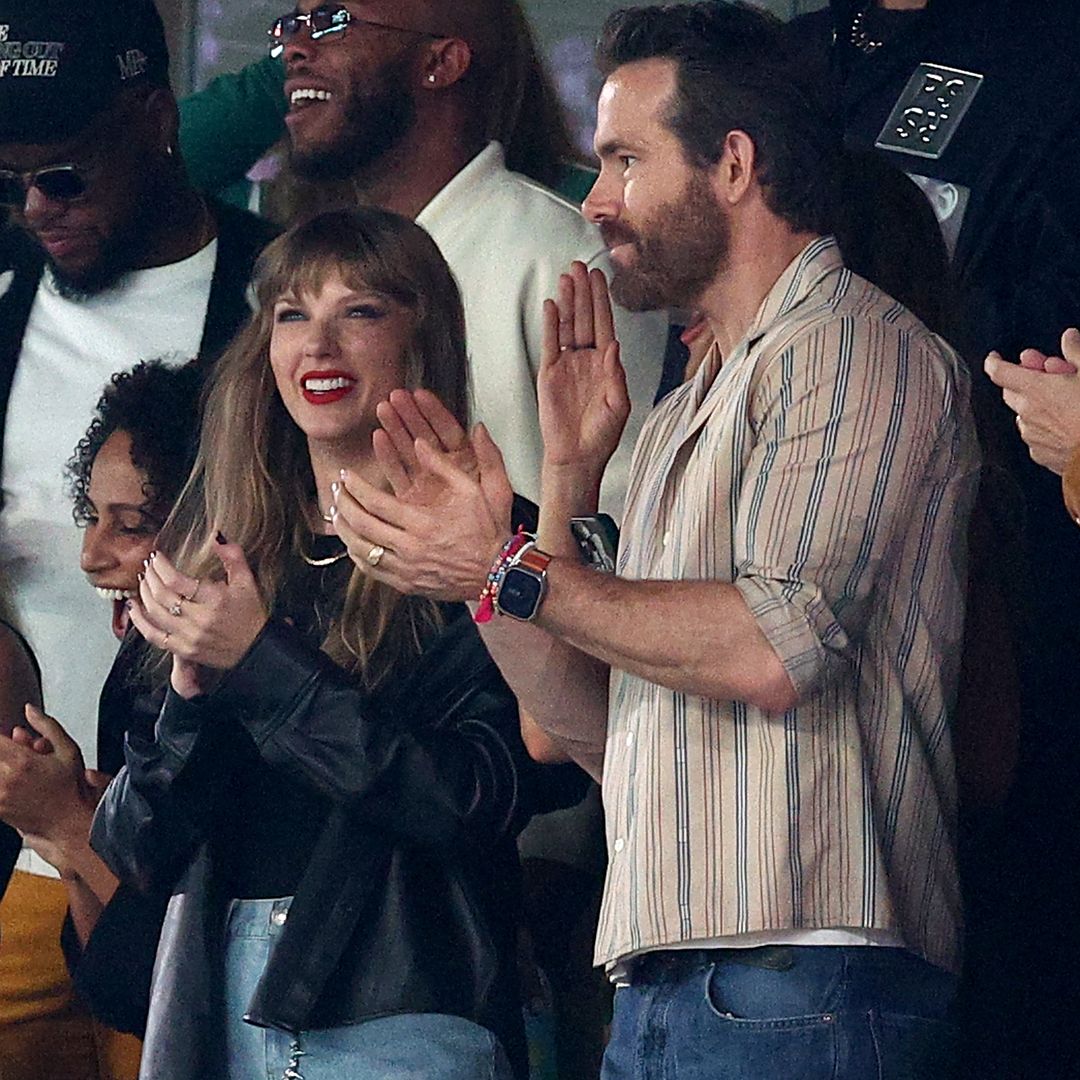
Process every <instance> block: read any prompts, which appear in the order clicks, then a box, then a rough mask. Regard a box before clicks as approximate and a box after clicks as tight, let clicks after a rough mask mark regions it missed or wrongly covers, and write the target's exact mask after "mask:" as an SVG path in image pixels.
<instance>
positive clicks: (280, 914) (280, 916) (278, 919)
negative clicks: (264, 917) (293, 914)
mask: <svg viewBox="0 0 1080 1080" xmlns="http://www.w3.org/2000/svg"><path fill="white" fill-rule="evenodd" d="M288 917H289V913H288V912H287V911H275V912H274V914H273V915H271V916H270V921H271V922H272V923H273V924H274V925H275V926H284V925H285V920H286V919H287V918H288Z"/></svg>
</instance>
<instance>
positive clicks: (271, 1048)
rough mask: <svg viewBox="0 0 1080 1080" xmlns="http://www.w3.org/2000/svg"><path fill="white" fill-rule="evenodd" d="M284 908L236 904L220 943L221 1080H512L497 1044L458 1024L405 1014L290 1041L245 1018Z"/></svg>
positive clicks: (272, 903)
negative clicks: (224, 1062)
mask: <svg viewBox="0 0 1080 1080" xmlns="http://www.w3.org/2000/svg"><path fill="white" fill-rule="evenodd" d="M288 908H289V901H288V900H287V899H285V900H234V901H233V902H232V906H231V908H230V910H229V919H228V924H227V927H226V942H225V1008H226V1051H227V1053H226V1058H227V1072H223V1073H222V1074H221V1078H220V1080H264V1078H265V1080H282V1078H283V1077H284V1076H285V1074H286V1070H287V1069H289V1068H290V1067H291V1068H292V1069H293V1070H294V1072H292V1073H290V1074H289V1075H290V1077H296V1078H297V1080H511V1076H512V1074H511V1070H510V1066H509V1063H508V1062H507V1060H506V1055H505V1054H504V1053H503V1049H502V1046H501V1045H500V1044H499V1041H498V1039H496V1037H495V1036H494V1035H493V1034H492V1033H491V1032H490V1031H488V1030H487V1028H484V1027H481V1026H480V1025H479V1024H474V1023H472V1022H471V1021H469V1020H465V1019H463V1018H461V1017H459V1016H444V1015H441V1014H437V1013H403V1014H401V1015H398V1016H385V1017H379V1018H378V1019H374V1020H365V1021H363V1022H362V1023H359V1024H348V1025H346V1026H344V1027H336V1028H325V1029H322V1030H318V1031H304V1032H301V1033H300V1034H299V1035H296V1036H293V1035H290V1034H289V1033H287V1032H284V1031H278V1030H276V1029H274V1028H259V1027H255V1026H253V1025H252V1024H247V1023H245V1022H244V1020H243V1015H244V1013H245V1012H246V1011H247V1008H248V1005H249V1004H250V1002H251V998H252V995H253V994H254V992H255V985H256V983H257V982H258V980H259V976H260V975H261V974H262V972H263V969H264V968H265V966H266V962H267V960H268V959H269V957H270V953H271V951H272V950H273V947H274V942H275V940H276V939H277V937H278V936H279V935H280V934H281V928H282V926H284V924H285V920H286V916H287V913H288Z"/></svg>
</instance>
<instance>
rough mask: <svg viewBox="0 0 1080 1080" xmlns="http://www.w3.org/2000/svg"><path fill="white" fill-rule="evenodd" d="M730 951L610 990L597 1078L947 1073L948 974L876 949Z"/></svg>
mask: <svg viewBox="0 0 1080 1080" xmlns="http://www.w3.org/2000/svg"><path fill="white" fill-rule="evenodd" d="M740 953H741V950H735V949H727V950H712V951H710V950H694V951H693V953H692V955H691V956H687V957H679V956H677V954H676V953H675V952H667V953H662V954H653V955H652V956H650V958H649V960H647V961H646V962H644V963H641V964H639V966H638V968H637V969H636V971H635V974H634V976H633V977H632V983H633V985H631V986H629V987H620V989H618V990H617V991H616V992H615V1015H614V1019H613V1022H612V1028H611V1041H610V1042H609V1044H608V1048H607V1053H606V1054H605V1056H604V1067H603V1071H602V1074H601V1075H602V1080H771V1078H773V1077H776V1078H778V1080H937V1078H939V1077H940V1078H943V1080H944V1078H947V1077H949V1076H951V1072H952V1065H953V1048H954V1030H953V1026H952V1024H951V1022H950V1020H949V1018H948V1014H949V1009H950V1006H951V1004H952V1001H953V997H954V995H955V991H956V979H955V977H954V976H952V975H949V974H948V973H947V972H945V971H942V970H940V969H938V968H935V967H933V966H931V965H930V964H927V963H926V962H925V961H923V960H920V959H919V958H918V957H916V956H914V955H913V954H911V953H908V952H906V951H904V950H903V949H891V948H881V947H877V946H822V945H813V946H799V947H781V946H769V947H767V948H764V949H753V950H749V951H748V952H746V953H742V955H741V958H740V956H739V954H740ZM654 961H655V962H654ZM642 969H644V971H642Z"/></svg>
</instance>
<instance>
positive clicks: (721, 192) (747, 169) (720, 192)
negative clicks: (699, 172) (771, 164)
mask: <svg viewBox="0 0 1080 1080" xmlns="http://www.w3.org/2000/svg"><path fill="white" fill-rule="evenodd" d="M711 172H712V186H713V190H714V191H715V193H716V197H717V198H718V199H721V200H723V202H724V203H725V204H726V205H728V206H737V205H738V204H739V203H740V202H742V201H743V199H745V198H746V195H747V192H748V191H749V190H750V188H751V187H752V186H753V184H754V182H755V179H756V172H757V147H756V146H755V145H754V140H753V139H751V138H750V136H749V135H747V134H746V132H745V131H741V130H740V129H738V128H735V129H733V130H732V131H729V132H728V133H727V135H725V136H724V145H723V152H722V153H721V155H720V160H719V161H718V162H717V163H716V164H715V165H714V166H713V167H712V169H711Z"/></svg>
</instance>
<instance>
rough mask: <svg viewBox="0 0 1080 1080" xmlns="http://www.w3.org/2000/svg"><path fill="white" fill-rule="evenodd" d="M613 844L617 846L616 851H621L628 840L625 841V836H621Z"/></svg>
mask: <svg viewBox="0 0 1080 1080" xmlns="http://www.w3.org/2000/svg"><path fill="white" fill-rule="evenodd" d="M613 846H614V848H615V851H616V852H620V851H622V849H623V848H624V847H626V841H625V840H624V839H623V838H622V837H621V836H620V837H619V838H618V839H617V840H616V841H615V843H614V845H613Z"/></svg>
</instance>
